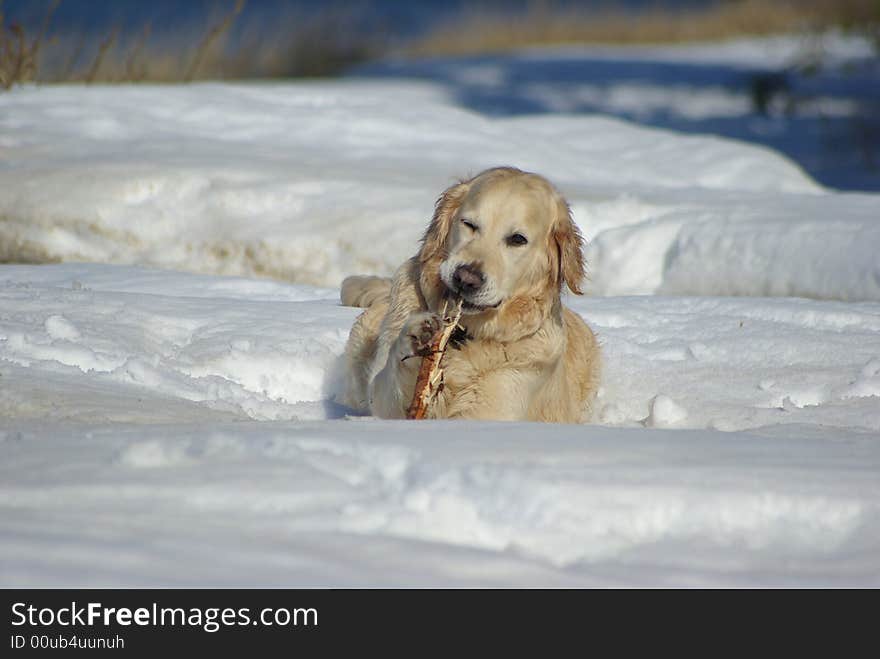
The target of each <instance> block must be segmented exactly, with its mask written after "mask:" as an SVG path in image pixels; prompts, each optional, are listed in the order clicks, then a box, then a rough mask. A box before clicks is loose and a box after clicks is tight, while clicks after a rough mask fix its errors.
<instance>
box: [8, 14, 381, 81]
mask: <svg viewBox="0 0 880 659" xmlns="http://www.w3.org/2000/svg"><path fill="white" fill-rule="evenodd" d="M246 4H247V2H246V0H224V4H223V5H221V11H219V12H214V13H213V14H212V15H211V16H205V17H203V20H202V21H201V22H200V23H198V24H190V25H183V26H179V27H178V28H177V29H176V30H175V31H172V32H169V31H168V30H167V29H166V30H165V32H164V33H163V34H157V33H156V31H154V30H153V28H152V25H149V24H147V25H145V26H143V27H142V28H141V29H140V30H136V31H130V30H129V31H128V32H124V31H122V30H121V29H119V28H115V29H113V30H110V31H109V33H108V34H103V35H96V34H70V33H66V34H63V35H58V36H55V37H54V38H53V39H51V40H48V41H47V40H46V39H45V38H44V37H45V29H44V30H43V32H42V33H41V34H40V35H39V36H38V37H37V38H36V39H34V40H33V41H28V39H26V38H25V34H24V30H23V29H22V28H21V27H19V26H8V27H6V28H5V29H4V27H3V23H2V14H0V83H2V85H3V86H5V87H6V88H8V87H9V86H11V85H12V84H16V83H21V82H28V81H37V82H85V83H98V82H100V83H108V82H109V83H121V82H189V81H193V80H204V79H214V80H217V79H243V78H282V77H296V76H322V75H333V74H335V73H338V72H339V71H340V70H341V69H342V68H344V67H346V66H348V65H350V64H353V63H355V62H358V61H363V60H364V59H367V58H369V57H372V56H375V55H377V54H378V53H379V49H378V47H377V44H378V43H379V40H380V38H381V35H375V34H374V35H370V34H360V32H359V30H358V29H357V23H358V21H359V20H360V17H359V15H358V14H357V13H356V12H355V11H348V10H336V11H333V10H324V11H321V12H319V13H317V14H313V15H308V16H307V15H303V14H299V13H296V12H295V11H294V10H288V11H286V12H285V13H284V14H283V15H280V16H276V17H273V20H272V21H271V23H269V24H267V22H266V21H265V20H259V18H260V17H259V16H251V17H246V16H245V14H244V11H243V10H244V9H245V7H246ZM0 7H2V0H0ZM49 18H51V15H47V21H46V23H45V24H46V25H48V19H49Z"/></svg>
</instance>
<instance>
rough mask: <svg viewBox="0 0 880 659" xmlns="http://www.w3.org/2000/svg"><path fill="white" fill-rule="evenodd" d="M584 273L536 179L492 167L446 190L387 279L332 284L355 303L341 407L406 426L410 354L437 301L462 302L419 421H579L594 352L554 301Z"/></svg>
mask: <svg viewBox="0 0 880 659" xmlns="http://www.w3.org/2000/svg"><path fill="white" fill-rule="evenodd" d="M583 277H584V257H583V239H582V238H581V234H580V232H579V230H578V228H577V226H575V224H574V222H572V219H571V213H570V211H569V208H568V204H567V203H566V201H565V200H564V199H563V198H562V196H561V195H560V194H559V192H558V191H557V190H556V189H555V188H554V187H553V186H552V185H551V184H550V183H549V182H548V181H547V180H546V179H544V178H543V177H541V176H538V175H537V174H531V173H527V172H523V171H520V170H518V169H514V168H511V167H499V168H495V169H489V170H487V171H485V172H482V173H481V174H479V175H477V176H475V177H474V178H472V179H470V180H466V181H461V182H460V183H458V184H457V185H453V186H452V187H450V188H449V189H448V190H446V191H445V192H444V193H443V194H442V195H441V196H440V198H439V199H438V201H437V204H436V207H435V211H434V216H433V218H432V219H431V223H430V225H429V226H428V230H427V231H426V232H425V235H424V238H423V239H422V244H421V249H420V250H419V252H418V254H416V255H415V256H413V257H412V258H411V259H409V260H408V261H406V262H405V263H404V264H403V265H402V266H401V267H400V268H399V269H398V270H397V272H396V274H395V275H394V277H393V278H391V279H386V278H381V277H349V278H347V279H346V280H345V281H344V282H343V284H342V291H341V297H342V303H343V304H344V305H348V306H359V307H366V311H365V312H364V313H362V314H361V315H360V316H359V317H358V319H357V320H356V321H355V324H354V326H353V327H352V330H351V334H350V335H349V339H348V343H347V345H346V350H345V352H346V354H345V359H346V391H345V396H344V399H343V402H344V403H345V404H346V405H348V406H350V407H353V408H356V409H358V410H361V411H364V412H368V413H371V414H373V415H375V416H379V417H383V418H392V419H400V418H406V411H407V408H408V407H409V404H410V401H411V400H412V397H413V389H414V388H415V381H416V377H417V374H418V370H419V363H420V362H421V360H420V359H418V358H416V359H411V357H413V356H416V355H424V354H426V352H427V351H428V350H429V345H430V341H431V337H432V335H433V334H434V333H435V331H436V330H437V329H438V328H439V327H440V323H441V318H440V313H442V310H443V308H444V305H447V304H450V303H452V304H454V305H457V304H458V303H459V302H461V307H462V316H461V320H460V323H459V324H460V325H461V327H462V328H463V331H461V330H460V331H459V332H458V334H457V337H456V338H455V340H454V343H453V344H451V347H450V348H449V349H448V350H447V351H446V353H445V354H444V356H443V361H442V364H441V365H442V368H443V369H444V381H443V386H442V388H441V389H440V391H439V393H438V395H437V397H436V399H435V401H434V403H433V404H432V405H431V407H430V409H429V414H428V417H429V418H436V419H451V418H462V419H500V420H510V421H554V422H561V423H577V422H580V421H585V420H588V419H589V417H590V415H591V405H592V401H593V398H594V396H595V393H596V389H597V388H598V384H599V374H600V354H599V347H598V344H597V342H596V338H595V336H594V335H593V332H592V331H591V330H590V328H589V327H588V326H587V324H586V323H585V322H584V321H583V320H582V319H581V318H580V316H578V315H577V314H575V313H574V312H572V311H571V310H569V309H567V308H565V307H564V306H563V305H562V303H561V301H560V293H561V291H562V285H563V282H564V283H565V284H566V285H567V286H568V288H569V289H571V291H572V292H573V293H576V294H578V295H580V294H581V289H580V286H581V280H582V279H583Z"/></svg>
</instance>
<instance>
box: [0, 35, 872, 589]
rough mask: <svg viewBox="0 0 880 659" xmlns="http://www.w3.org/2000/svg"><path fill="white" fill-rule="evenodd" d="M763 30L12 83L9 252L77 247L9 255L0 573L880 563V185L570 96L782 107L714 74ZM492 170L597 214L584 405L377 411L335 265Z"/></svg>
mask: <svg viewBox="0 0 880 659" xmlns="http://www.w3.org/2000/svg"><path fill="white" fill-rule="evenodd" d="M762 43H764V44H765V46H766V48H765V49H764V50H763V51H762V52H763V53H764V54H763V55H761V54H759V53H758V52H757V51H756V50H755V48H754V45H755V44H754V43H752V42H743V43H733V44H726V45H719V44H716V45H715V46H713V47H709V46H695V47H688V48H678V47H676V48H665V49H653V50H648V51H645V52H642V51H641V50H639V49H631V50H619V49H612V50H609V51H608V52H604V53H603V52H599V51H597V50H595V49H593V50H590V51H589V52H586V51H582V52H574V51H572V52H565V51H555V52H548V51H530V52H525V53H521V54H519V55H515V56H510V57H508V58H490V59H489V60H476V61H464V62H456V63H450V62H443V61H440V62H433V63H421V64H420V63H412V62H410V63H408V64H407V67H399V65H398V64H396V63H393V62H392V63H386V64H384V65H383V66H384V67H386V68H385V73H384V74H381V73H380V72H379V71H376V70H374V71H366V70H365V71H361V72H359V74H358V75H357V76H355V77H351V78H347V79H342V80H335V81H308V82H296V83H271V84H270V83H251V84H225V83H224V84H198V85H178V86H151V85H137V86H112V87H102V86H93V87H88V88H84V87H78V86H53V87H40V88H36V87H26V88H17V89H14V90H12V91H11V92H9V93H4V94H0V262H3V261H16V262H19V263H21V262H28V261H31V262H35V263H41V264H46V263H56V262H61V263H56V264H53V265H11V264H4V265H0V454H2V459H0V585H3V586H122V587H125V586H225V585H229V586H393V585H399V586H412V585H436V586H621V585H623V586H631V585H632V586H644V585H647V586H664V585H671V586H718V585H722V586H816V585H819V586H878V585H880V558H878V557H880V478H878V474H880V257H878V250H877V248H876V246H877V245H880V212H878V211H880V197H878V196H877V195H876V194H870V193H843V192H840V191H837V190H834V189H831V188H828V187H824V186H822V185H819V184H818V183H816V182H815V181H814V180H813V179H812V178H811V177H810V176H809V175H807V174H806V173H805V172H804V170H803V169H802V168H801V167H800V166H798V165H796V164H794V163H793V162H792V161H791V160H789V159H788V158H787V157H785V156H783V155H780V154H779V153H778V152H776V151H774V150H771V149H769V148H766V147H763V146H756V145H750V144H746V143H743V142H738V141H734V140H728V139H724V138H721V137H717V136H716V137H713V136H707V135H693V134H689V135H685V134H683V133H682V132H680V130H668V128H670V127H673V128H674V127H676V126H678V127H679V128H680V126H681V124H675V122H672V123H671V124H669V125H667V126H665V128H656V127H654V128H651V127H646V126H639V125H636V124H634V123H631V122H630V121H627V120H624V119H620V118H615V117H610V116H602V115H598V114H591V113H581V112H583V111H584V107H585V106H584V105H578V103H579V101H577V98H576V96H577V95H578V94H580V95H581V97H582V98H583V99H587V100H588V101H589V103H587V105H589V104H590V103H599V101H600V100H601V101H602V103H606V101H607V104H606V105H607V107H605V108H604V109H605V110H606V111H608V112H617V113H618V114H621V115H623V116H626V114H627V112H628V111H629V110H625V108H630V109H631V110H632V111H635V110H638V109H639V108H642V110H643V111H644V112H646V113H648V114H652V113H653V115H652V116H654V117H655V118H656V116H658V114H657V113H659V114H664V113H666V114H667V116H676V117H685V118H688V117H690V118H689V119H688V121H691V120H699V121H702V120H705V119H707V118H708V119H711V120H712V121H715V120H716V119H718V117H719V116H720V115H721V114H724V113H726V114H727V119H728V120H730V121H732V122H735V123H736V125H738V126H744V125H745V124H746V123H748V124H749V125H750V126H753V125H757V124H760V126H759V127H760V128H761V130H764V129H768V130H772V129H774V126H775V125H776V124H774V122H775V119H773V118H768V119H766V120H764V119H761V120H760V121H758V122H757V124H755V122H754V121H753V120H754V117H751V118H749V117H745V115H743V114H742V112H744V111H745V110H744V109H743V108H744V106H743V105H742V103H743V99H742V94H741V91H736V89H735V88H730V87H724V86H723V85H722V86H718V85H717V84H716V83H717V82H718V75H719V74H721V73H724V74H725V75H726V73H729V72H730V71H734V72H740V73H741V72H748V71H750V70H751V69H752V67H754V66H755V65H756V64H758V63H761V62H762V61H763V62H764V64H765V65H766V66H767V67H771V68H772V67H781V66H787V64H788V63H790V58H791V57H793V56H794V54H795V53H797V52H800V51H798V50H797V49H796V48H795V47H794V45H793V43H792V41H791V40H790V39H781V40H778V41H774V40H767V41H765V42H762ZM826 45H827V47H828V48H829V50H830V52H832V59H833V60H835V61H837V60H839V61H840V62H841V63H842V65H843V64H846V63H848V62H851V61H852V60H853V58H858V57H863V56H864V55H865V52H864V51H863V50H860V49H861V48H862V46H861V45H859V43H857V42H854V41H852V40H848V39H841V40H839V41H835V40H831V41H829V42H827V44H826ZM603 58H604V59H603ZM621 58H623V60H626V58H629V60H630V64H633V65H635V64H637V63H639V62H642V63H644V62H645V61H648V60H650V61H653V62H654V63H655V64H656V65H658V66H659V65H663V66H666V67H672V69H670V68H666V69H662V71H665V72H666V73H670V72H671V71H673V70H678V69H677V68H676V67H679V66H683V65H685V64H687V65H688V67H689V68H687V71H688V75H689V76H690V75H691V74H693V73H694V65H695V64H699V63H700V62H702V63H703V65H705V67H704V68H700V67H699V66H698V67H697V69H699V70H702V71H703V72H704V73H705V74H706V78H705V79H704V80H703V84H702V91H700V90H696V92H695V90H693V89H677V88H676V87H675V84H673V80H672V79H670V78H663V79H660V80H658V81H657V84H655V85H654V87H655V88H654V89H652V88H651V87H650V85H647V84H645V81H644V80H640V81H637V83H638V84H636V82H633V80H630V81H629V82H627V81H626V80H623V81H620V80H617V81H616V82H614V80H616V78H614V75H616V73H619V71H620V69H619V67H618V68H615V64H614V63H615V62H617V63H619V62H620V61H621ZM603 62H604V64H603ZM575 64H576V65H577V66H586V67H587V68H586V69H584V70H588V71H593V72H596V71H600V72H601V71H605V73H606V75H607V76H609V81H610V82H609V84H610V85H611V87H609V88H608V89H605V92H608V93H607V94H605V93H604V92H603V93H601V94H598V95H596V94H594V93H593V92H591V91H590V90H589V89H587V88H586V87H585V86H584V84H586V83H585V82H584V81H580V83H578V84H568V83H567V82H566V80H567V79H566V78H565V75H562V77H561V78H552V77H551V78H547V79H546V80H541V79H538V80H532V83H534V84H531V85H530V84H518V86H515V89H516V91H517V94H520V93H522V94H525V96H516V97H510V96H509V95H508V96H504V95H503V94H502V95H501V96H492V93H494V92H493V90H495V91H499V89H500V91H504V92H505V93H506V92H508V91H510V90H511V89H514V86H512V83H511V79H510V76H511V73H516V75H518V76H526V78H527V79H526V82H528V76H533V77H534V76H536V75H537V74H539V73H541V72H546V71H557V72H561V73H562V74H565V72H566V70H568V71H569V72H570V71H574V70H580V69H577V67H575ZM603 66H605V67H606V68H602V67H603ZM394 67H398V69H397V70H396V71H392V69H394ZM420 67H426V69H425V70H427V73H425V70H422V69H420ZM566 67H571V68H569V69H566ZM657 71H658V69H657V68H656V67H655V68H651V67H649V73H654V72H657ZM451 72H455V74H456V75H457V76H459V78H460V79H456V80H449V79H446V78H444V76H447V74H450V73H451ZM423 74H424V75H423ZM413 77H419V78H421V79H420V80H418V81H416V80H413V79H412V78H413ZM538 77H539V78H540V76H538ZM822 80H824V82H822ZM822 80H820V81H819V82H817V83H815V84H818V85H819V91H820V92H822V93H824V91H823V90H825V91H827V89H828V88H829V87H828V86H825V87H823V86H822V85H826V83H827V85H830V84H831V83H830V82H829V80H828V79H826V78H823V79H822ZM514 82H516V77H514ZM520 82H522V80H521V81H520ZM568 82H573V81H571V80H568ZM574 82H577V81H574ZM801 82H803V81H801ZM538 83H540V84H544V83H546V85H545V87H544V88H540V84H538ZM581 83H584V84H581ZM666 83H668V84H666ZM819 83H821V84H819ZM799 84H800V83H799ZM804 84H806V83H804ZM810 84H814V83H810ZM498 85H500V86H501V87H498ZM625 85H629V87H626V86H625ZM474 90H483V91H485V92H486V93H487V94H488V96H479V95H477V96H474V95H469V94H470V93H471V92H473V91H474ZM692 92H694V93H692ZM591 94H592V96H591ZM529 95H530V96H529ZM526 96H527V97H529V98H531V100H532V101H534V102H537V101H540V102H541V103H542V108H541V110H540V112H534V113H532V112H520V111H517V108H518V107H520V108H521V107H526V106H516V105H515V103H517V102H520V101H522V100H523V98H525V97H526ZM819 96H821V94H819ZM829 98H830V97H829ZM591 99H592V100H591ZM487 100H489V101H492V102H493V103H494V102H496V101H499V102H500V101H503V102H505V103H508V105H506V106H504V107H505V108H506V109H507V110H508V111H506V112H492V111H488V110H489V109H490V108H489V106H486V105H481V104H484V103H485V102H486V101H487ZM526 100H528V99H526ZM827 100H828V99H826V100H822V99H819V100H818V101H817V103H819V104H820V105H822V106H823V108H825V109H823V112H826V111H827V112H830V110H828V108H832V109H834V108H836V109H834V112H837V113H838V115H833V113H832V115H833V116H832V115H828V116H831V120H833V117H834V116H841V117H849V116H850V115H849V114H848V113H849V112H850V109H849V106H847V105H846V103H842V104H841V103H838V101H840V99H839V98H835V99H831V100H832V101H834V103H838V104H837V105H834V104H833V103H832V104H830V105H829V103H830V101H829V103H826V101H827ZM844 100H845V99H844ZM856 100H858V99H856ZM862 100H863V99H862ZM575 101H577V102H575ZM859 102H861V100H859ZM614 106H619V107H618V109H617V110H615V109H614ZM554 108H555V110H557V111H554ZM620 108H624V109H620ZM670 108H671V109H670ZM600 109H603V108H600ZM558 110H561V111H562V113H560V112H558ZM673 110H674V111H673ZM713 117H714V119H713ZM630 118H632V117H630ZM682 121H683V120H682ZM649 123H650V122H649ZM673 124H675V125H673ZM777 127H778V126H777ZM749 130H751V128H749ZM788 137H791V136H788ZM805 145H806V146H805V148H806V147H809V148H812V147H810V145H809V144H806V142H805ZM499 164H510V165H516V166H520V167H523V168H525V169H528V170H532V171H536V172H539V173H541V174H544V175H545V176H547V177H549V178H550V179H551V180H552V181H553V182H554V183H556V184H557V185H558V186H559V188H560V189H561V190H562V191H563V193H564V194H565V195H566V197H567V198H568V199H569V200H570V202H571V205H572V210H573V214H574V218H575V220H576V222H577V223H578V224H579V226H580V227H581V229H582V231H583V232H584V234H585V236H586V237H587V238H588V240H589V246H588V252H587V256H588V262H589V263H588V266H589V274H590V279H589V281H588V282H587V289H588V291H589V293H590V294H591V295H590V296H589V297H583V298H581V297H573V296H567V297H566V300H565V303H566V304H568V305H569V306H570V307H571V308H573V309H574V310H575V311H576V312H577V313H579V314H581V315H582V316H583V317H584V318H585V319H586V320H587V321H588V322H589V323H590V324H591V326H592V327H593V328H594V330H595V331H596V333H597V336H598V337H599V339H600V342H601V345H602V350H603V357H604V368H605V372H604V375H603V382H602V388H601V390H600V392H599V397H598V401H597V405H596V419H595V421H594V423H592V424H589V425H581V426H566V425H551V424H544V425H535V424H525V423H523V424H513V423H509V424H504V423H488V422H459V423H452V422H424V423H414V422H392V421H382V420H378V419H374V418H371V417H363V416H357V415H355V414H354V413H353V411H352V410H350V409H347V408H345V407H344V406H342V405H341V404H339V403H338V402H337V399H338V398H339V394H340V392H341V390H342V359H341V358H342V354H343V350H344V345H345V341H346V338H347V335H348V331H349V328H350V327H351V324H352V322H353V321H354V319H355V317H356V316H357V314H358V313H359V311H358V310H357V309H351V308H345V307H342V306H340V305H339V303H338V296H339V290H338V286H339V283H340V282H341V280H342V278H343V277H345V276H347V275H349V274H353V273H360V274H368V273H373V274H389V273H390V272H391V271H392V270H393V269H394V268H395V267H396V266H397V265H398V264H399V263H400V262H401V261H403V260H404V259H405V258H407V257H408V256H410V255H411V254H412V253H413V252H414V250H415V249H416V247H417V244H418V240H419V237H420V236H421V234H422V232H423V231H424V228H425V225H426V223H427V221H428V218H429V217H430V215H431V212H432V208H433V202H434V199H435V198H436V197H437V195H438V194H439V193H440V191H441V190H443V188H444V187H446V186H447V185H449V184H450V183H452V182H453V181H454V180H455V178H456V177H458V176H465V175H468V174H470V173H476V172H477V171H479V170H481V169H482V168H484V167H488V166H492V165H499Z"/></svg>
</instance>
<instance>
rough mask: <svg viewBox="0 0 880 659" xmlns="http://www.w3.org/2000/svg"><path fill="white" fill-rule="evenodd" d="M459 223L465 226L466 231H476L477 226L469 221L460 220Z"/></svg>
mask: <svg viewBox="0 0 880 659" xmlns="http://www.w3.org/2000/svg"><path fill="white" fill-rule="evenodd" d="M461 223H462V224H463V225H465V226H466V227H467V228H468V229H470V230H471V231H477V230H478V228H477V225H476V224H474V223H473V222H471V221H470V220H466V219H464V218H462V219H461Z"/></svg>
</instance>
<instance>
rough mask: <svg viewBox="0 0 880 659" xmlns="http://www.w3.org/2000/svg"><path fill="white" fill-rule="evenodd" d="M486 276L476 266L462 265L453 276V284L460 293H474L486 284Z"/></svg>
mask: <svg viewBox="0 0 880 659" xmlns="http://www.w3.org/2000/svg"><path fill="white" fill-rule="evenodd" d="M485 281H486V276H485V275H484V274H483V273H482V272H480V270H479V269H478V268H477V267H476V266H474V265H460V266H458V267H457V268H456V269H455V272H454V273H453V274H452V283H453V284H455V288H457V289H458V291H459V292H460V293H473V292H475V291H477V290H479V288H480V287H481V286H482V285H483V284H484V283H485Z"/></svg>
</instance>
